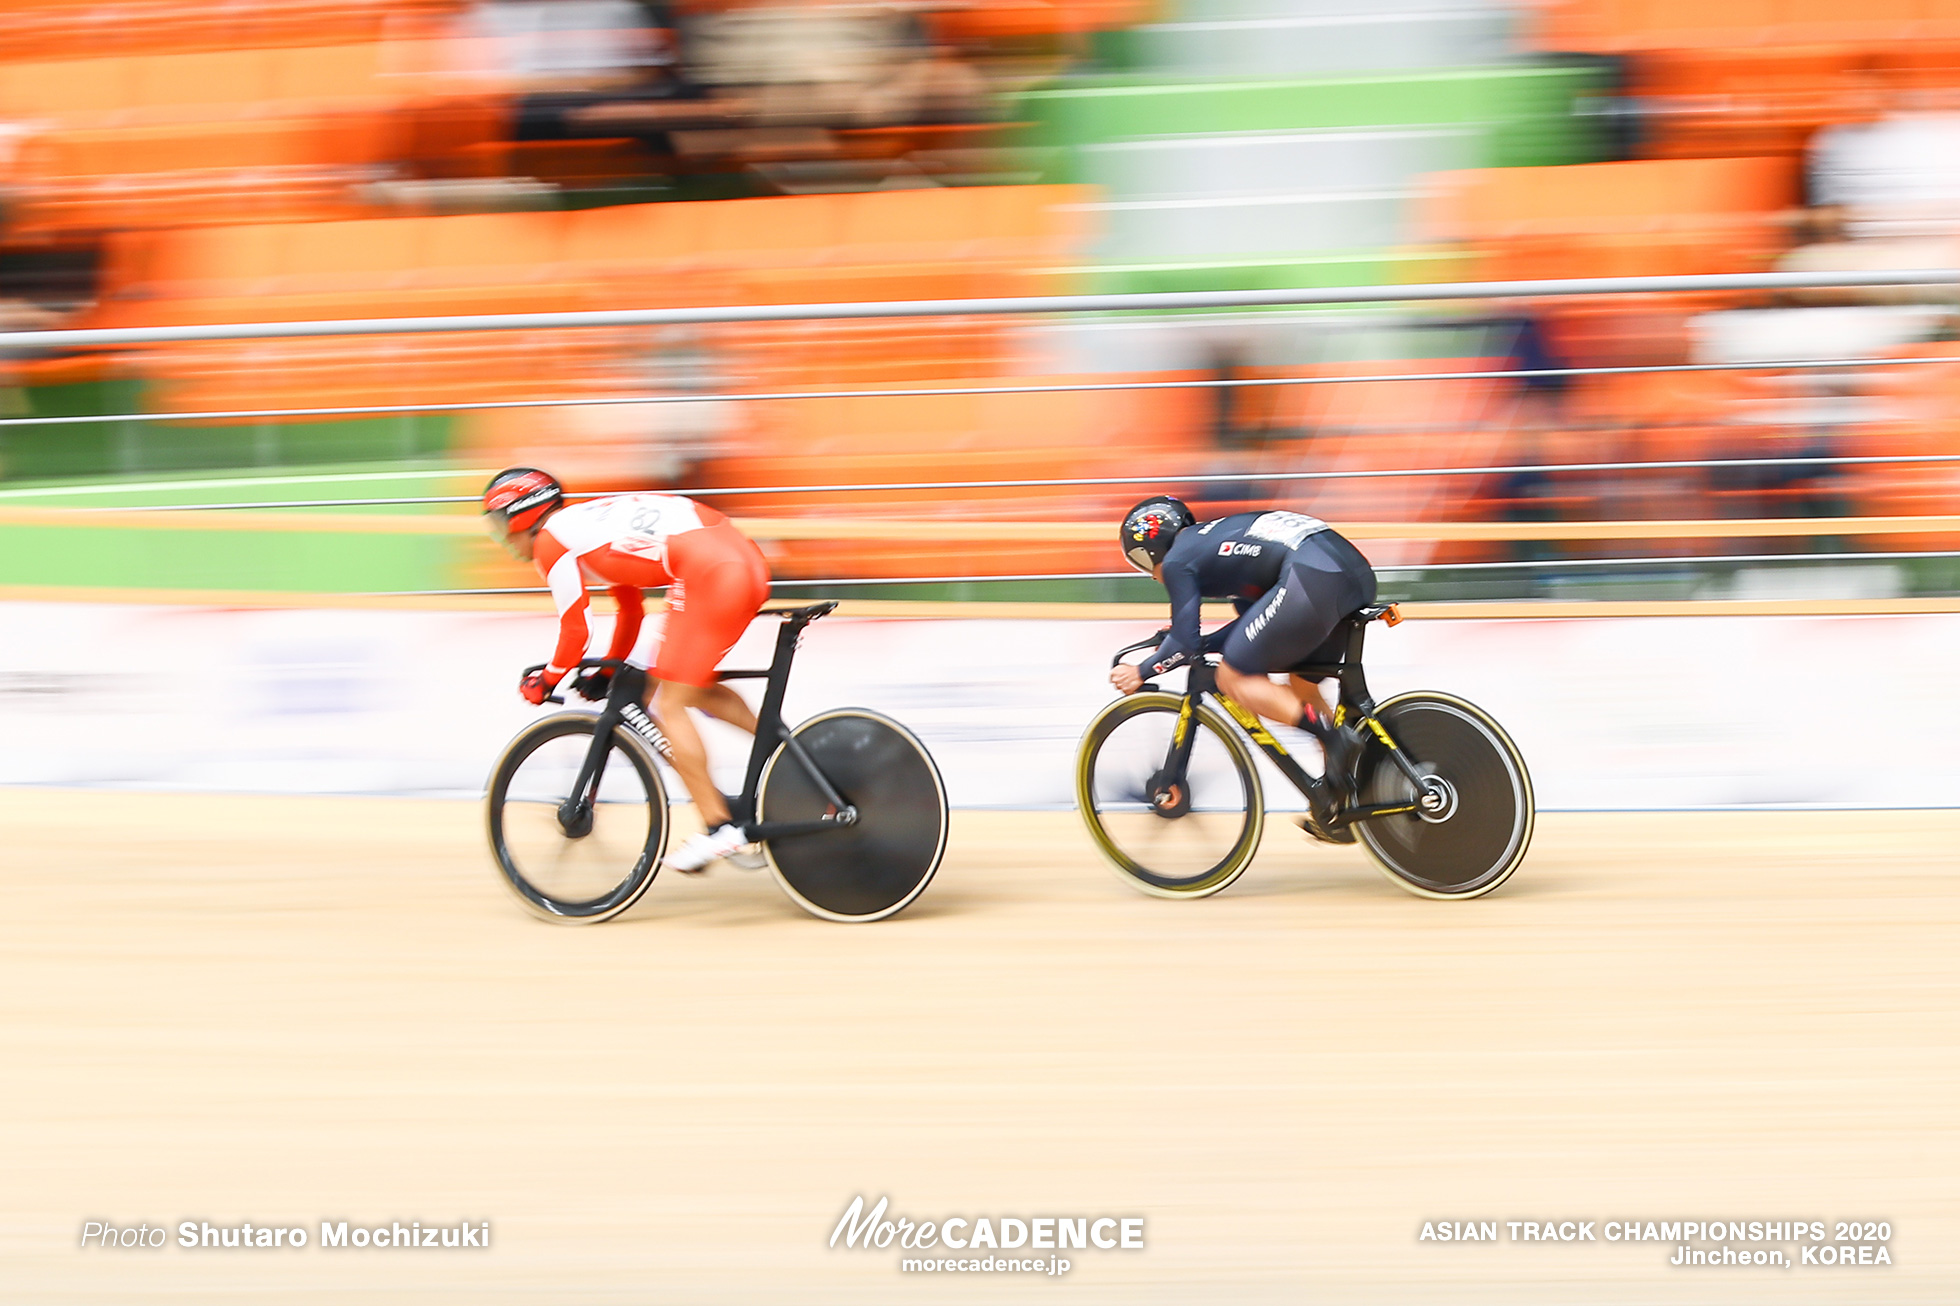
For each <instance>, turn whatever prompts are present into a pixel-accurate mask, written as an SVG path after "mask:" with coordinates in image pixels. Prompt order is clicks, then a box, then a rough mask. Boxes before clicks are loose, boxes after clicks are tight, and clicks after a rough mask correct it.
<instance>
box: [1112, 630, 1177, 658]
mask: <svg viewBox="0 0 1960 1306" xmlns="http://www.w3.org/2000/svg"><path fill="white" fill-rule="evenodd" d="M1170 633H1171V628H1170V627H1169V626H1166V627H1164V628H1163V629H1162V630H1160V631H1158V632H1157V633H1156V634H1154V635H1152V636H1150V637H1149V638H1147V639H1140V640H1138V641H1137V642H1136V643H1134V644H1130V645H1127V646H1126V647H1123V648H1119V649H1117V650H1116V656H1115V657H1113V658H1111V659H1110V660H1109V665H1110V666H1112V667H1119V666H1121V665H1123V656H1124V654H1126V653H1134V652H1136V651H1137V650H1138V649H1145V648H1156V647H1157V646H1158V645H1159V644H1162V643H1163V642H1164V639H1165V637H1166V636H1168V635H1169V634H1170Z"/></svg>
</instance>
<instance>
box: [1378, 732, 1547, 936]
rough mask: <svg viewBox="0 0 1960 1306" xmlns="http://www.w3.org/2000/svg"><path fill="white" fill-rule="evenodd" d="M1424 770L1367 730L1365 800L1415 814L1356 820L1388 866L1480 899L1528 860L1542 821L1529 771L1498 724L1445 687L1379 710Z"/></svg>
mask: <svg viewBox="0 0 1960 1306" xmlns="http://www.w3.org/2000/svg"><path fill="white" fill-rule="evenodd" d="M1375 715H1376V717H1377V719H1379V720H1380V721H1381V723H1382V725H1383V727H1384V728H1385V729H1386V730H1387V731H1388V733H1389V736H1390V737H1391V738H1393V739H1394V740H1395V742H1396V744H1397V745H1399V746H1400V748H1401V750H1402V752H1403V754H1404V756H1406V757H1407V758H1408V759H1409V760H1410V761H1411V762H1413V763H1414V765H1415V770H1416V771H1417V772H1418V773H1419V774H1420V775H1421V776H1422V784H1421V785H1420V786H1418V785H1417V784H1416V783H1415V782H1414V781H1412V780H1411V779H1410V778H1409V776H1408V774H1407V773H1406V772H1405V771H1403V769H1402V768H1401V767H1400V766H1398V765H1397V764H1396V762H1395V759H1394V758H1393V757H1392V756H1390V754H1389V751H1388V749H1387V747H1386V746H1384V745H1383V744H1382V742H1381V740H1380V739H1379V738H1375V737H1372V736H1371V737H1370V738H1369V740H1368V744H1367V749H1366V751H1365V752H1364V753H1363V755H1362V759H1361V764H1360V767H1359V770H1358V774H1359V776H1360V780H1361V786H1360V787H1361V802H1362V804H1363V805H1364V806H1375V805H1399V804H1402V803H1415V804H1417V809H1416V810H1415V811H1413V812H1407V813H1398V814H1396V815H1392V816H1379V817H1375V818H1373V819H1371V820H1366V821H1359V822H1357V823H1356V824H1355V825H1354V827H1353V828H1354V830H1355V832H1356V833H1357V834H1358V835H1359V836H1360V838H1361V843H1362V845H1363V846H1364V847H1366V848H1367V850H1368V853H1369V855H1370V856H1371V857H1373V858H1374V859H1375V863H1376V864H1377V865H1378V866H1380V867H1381V869H1382V872H1383V874H1385V875H1387V876H1388V878H1389V879H1391V880H1393V881H1395V883H1397V884H1399V885H1401V886H1402V887H1403V888H1405V889H1407V890H1408V891H1409V892H1411V893H1414V894H1417V895H1418V896H1420V897H1424V898H1475V897H1478V896H1480V895H1482V894H1486V893H1489V892H1490V891H1491V890H1492V889H1495V888H1496V887H1497V886H1498V885H1500V884H1502V883H1504V881H1505V880H1507V879H1509V878H1510V876H1511V873H1512V872H1513V871H1515V870H1516V869H1517V868H1518V863H1520V862H1521V861H1523V860H1524V854H1525V850H1526V848H1528V847H1529V846H1530V844H1531V831H1532V825H1533V823H1534V821H1535V819H1536V810H1535V808H1534V805H1533V801H1534V800H1533V797H1532V792H1531V774H1530V772H1528V771H1527V770H1526V769H1525V764H1524V756H1523V755H1522V754H1521V753H1519V752H1518V748H1517V745H1516V744H1514V743H1512V742H1511V737H1510V736H1509V735H1507V734H1505V733H1504V729H1503V727H1502V726H1500V725H1498V724H1497V722H1496V721H1494V720H1492V719H1491V718H1490V716H1489V715H1487V714H1486V713H1485V712H1484V711H1483V710H1482V709H1480V708H1478V707H1477V706H1475V705H1474V704H1472V703H1467V702H1465V701H1464V700H1462V699H1460V698H1456V697H1453V696H1451V695H1448V694H1435V693H1419V694H1403V695H1399V696H1398V697H1396V698H1392V699H1390V700H1389V701H1388V702H1386V703H1383V704H1382V705H1381V707H1380V708H1378V709H1377V710H1376V713H1375Z"/></svg>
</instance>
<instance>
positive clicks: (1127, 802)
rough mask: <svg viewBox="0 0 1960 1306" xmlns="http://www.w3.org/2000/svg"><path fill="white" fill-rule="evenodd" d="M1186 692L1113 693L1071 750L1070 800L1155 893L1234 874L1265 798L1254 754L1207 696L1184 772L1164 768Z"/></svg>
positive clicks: (1136, 879)
mask: <svg viewBox="0 0 1960 1306" xmlns="http://www.w3.org/2000/svg"><path fill="white" fill-rule="evenodd" d="M1186 710H1187V708H1186V700H1185V699H1184V698H1183V697H1182V696H1181V695H1177V694H1162V693H1143V694H1132V695H1130V696H1129V697H1128V698H1119V699H1117V700H1116V701H1115V702H1113V703H1111V704H1110V705H1109V706H1108V707H1106V708H1104V709H1103V710H1102V711H1101V712H1100V713H1098V714H1097V716H1096V718H1095V720H1093V721H1091V722H1090V723H1089V729H1088V730H1087V731H1086V732H1085V733H1084V734H1083V736H1082V745H1081V748H1080V750H1079V751H1078V753H1077V754H1076V760H1075V800H1076V805H1077V806H1078V807H1079V808H1080V809H1081V812H1082V819H1083V821H1084V822H1085V823H1086V824H1087V825H1088V827H1089V837H1090V838H1092V839H1094V840H1095V842H1096V847H1097V848H1098V849H1099V850H1100V851H1101V852H1102V855H1103V858H1104V859H1105V860H1106V861H1108V862H1109V864H1110V866H1111V867H1112V868H1114V870H1115V871H1116V874H1117V876H1118V877H1119V878H1120V879H1122V880H1123V881H1124V883H1126V884H1129V885H1130V886H1131V887H1133V888H1137V889H1141V890H1143V891H1144V892H1145V893H1150V894H1155V895H1157V896H1158V897H1160V898H1202V897H1205V896H1206V895H1208V894H1213V893H1217V892H1218V891H1219V890H1220V889H1223V888H1224V887H1225V886H1226V885H1228V884H1230V883H1231V882H1232V881H1234V880H1236V879H1238V878H1239V876H1240V875H1241V874H1243V873H1244V871H1245V868H1246V867H1247V866H1248V865H1249V864H1251V862H1252V855H1253V854H1254V853H1255V852H1257V851H1258V850H1259V836H1260V834H1261V832H1262V831H1263V830H1264V828H1265V822H1266V801H1265V795H1264V794H1263V793H1262V792H1261V791H1260V787H1259V773H1258V771H1257V769H1256V768H1255V767H1254V765H1253V760H1252V754H1251V752H1250V751H1249V750H1248V749H1247V747H1246V744H1245V741H1244V740H1243V739H1241V738H1240V737H1239V734H1238V732H1237V731H1235V730H1234V729H1233V728H1232V727H1231V726H1230V725H1229V724H1228V723H1227V722H1226V721H1225V719H1224V718H1223V717H1221V716H1219V715H1218V713H1217V712H1216V711H1214V710H1213V709H1212V708H1211V707H1209V706H1199V707H1197V709H1196V710H1195V711H1193V712H1192V713H1191V716H1190V718H1189V720H1190V728H1191V729H1192V730H1193V731H1195V732H1196V733H1195V737H1194V738H1193V739H1192V741H1191V753H1190V757H1189V759H1188V761H1187V762H1186V764H1185V767H1184V773H1183V775H1182V776H1167V775H1166V774H1165V763H1166V762H1168V761H1169V760H1170V752H1171V741H1172V737H1173V736H1174V734H1175V733H1176V730H1177V723H1178V721H1179V719H1180V714H1181V713H1183V712H1184V711H1186Z"/></svg>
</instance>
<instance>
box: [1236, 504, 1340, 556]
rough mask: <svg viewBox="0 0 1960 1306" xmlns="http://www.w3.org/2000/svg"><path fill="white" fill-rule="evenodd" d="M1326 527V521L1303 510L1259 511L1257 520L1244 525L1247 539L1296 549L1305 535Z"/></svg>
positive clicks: (1316, 532)
mask: <svg viewBox="0 0 1960 1306" xmlns="http://www.w3.org/2000/svg"><path fill="white" fill-rule="evenodd" d="M1326 529H1328V527H1327V523H1326V522H1324V521H1322V520H1320V518H1318V517H1309V516H1307V515H1306V514H1305V513H1303V512H1267V513H1261V514H1260V515H1259V518H1258V520H1256V521H1254V522H1253V523H1252V525H1250V526H1248V527H1246V530H1245V537H1246V538H1247V539H1249V540H1271V541H1273V542H1274V543H1275V544H1284V545H1285V546H1286V547H1287V548H1289V549H1297V548H1299V547H1300V541H1302V540H1304V539H1306V538H1307V536H1309V535H1318V534H1319V533H1320V532H1321V531H1324V530H1326Z"/></svg>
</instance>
